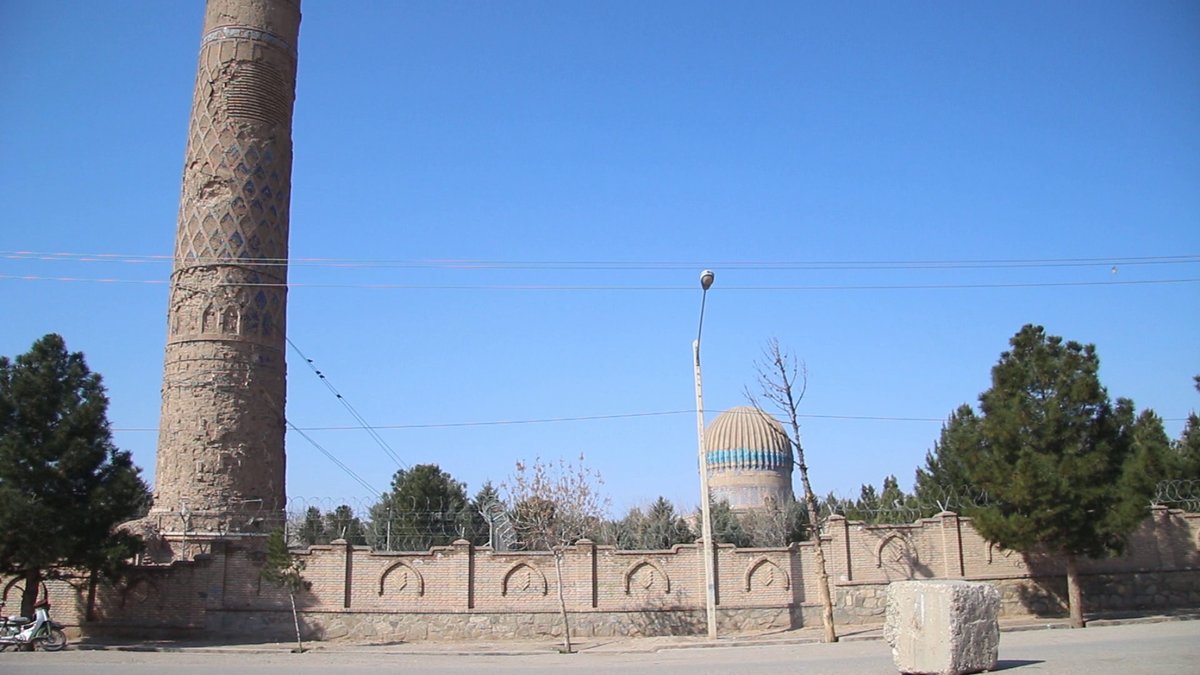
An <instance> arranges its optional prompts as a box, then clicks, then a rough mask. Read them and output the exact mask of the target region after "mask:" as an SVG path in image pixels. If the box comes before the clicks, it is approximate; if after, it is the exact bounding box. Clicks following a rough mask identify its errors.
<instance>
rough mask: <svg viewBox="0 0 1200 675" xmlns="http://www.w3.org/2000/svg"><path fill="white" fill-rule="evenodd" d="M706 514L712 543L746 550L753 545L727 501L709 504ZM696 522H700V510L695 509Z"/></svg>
mask: <svg viewBox="0 0 1200 675" xmlns="http://www.w3.org/2000/svg"><path fill="white" fill-rule="evenodd" d="M708 514H709V516H710V517H711V518H712V533H713V541H715V542H717V543H721V544H733V545H734V546H737V547H739V548H746V547H748V546H750V545H751V544H753V543H754V538H753V537H751V536H750V533H749V532H747V531H746V528H745V527H743V526H742V519H741V518H740V517H739V516H738V514H737V512H736V511H734V510H733V509H732V508H731V507H730V506H729V501H728V500H725V499H722V500H721V501H719V502H718V501H714V502H712V503H711V504H709V507H708ZM696 522H700V509H696Z"/></svg>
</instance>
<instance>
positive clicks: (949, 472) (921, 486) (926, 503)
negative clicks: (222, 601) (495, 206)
mask: <svg viewBox="0 0 1200 675" xmlns="http://www.w3.org/2000/svg"><path fill="white" fill-rule="evenodd" d="M978 448H979V418H978V417H976V416H975V411H974V410H972V409H971V406H969V405H966V404H965V403H964V404H963V405H961V406H959V407H958V409H956V410H955V411H954V412H953V413H952V414H951V415H950V418H949V419H947V420H946V423H945V424H943V425H942V433H941V435H940V436H939V437H938V440H937V441H936V442H935V443H934V444H933V450H931V451H929V452H927V453H925V468H923V469H917V476H916V480H915V481H914V485H913V492H914V495H915V498H916V502H917V503H918V504H920V506H921V508H922V510H923V512H922V514H921V515H923V516H932V515H934V514H936V513H938V512H939V511H956V512H958V513H966V512H968V511H969V508H968V507H969V506H971V505H973V504H974V503H975V501H977V500H976V497H977V495H978V489H977V488H975V487H974V486H972V485H971V478H970V474H969V472H968V461H969V459H970V457H971V455H972V453H974V452H976V451H977V450H978Z"/></svg>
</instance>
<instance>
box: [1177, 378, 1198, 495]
mask: <svg viewBox="0 0 1200 675" xmlns="http://www.w3.org/2000/svg"><path fill="white" fill-rule="evenodd" d="M1193 381H1194V382H1195V383H1196V391H1198V392H1200V375H1197V376H1195V378H1193ZM1171 448H1172V450H1173V451H1174V452H1173V453H1172V454H1173V455H1174V460H1173V463H1174V465H1175V471H1174V474H1175V475H1173V476H1171V478H1174V479H1178V480H1193V481H1200V415H1197V414H1196V413H1195V412H1192V413H1191V414H1189V415H1188V418H1187V423H1186V424H1185V425H1184V427H1183V433H1182V434H1181V435H1180V436H1179V439H1178V440H1176V441H1175V442H1174V443H1172V444H1171Z"/></svg>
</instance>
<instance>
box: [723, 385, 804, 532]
mask: <svg viewBox="0 0 1200 675" xmlns="http://www.w3.org/2000/svg"><path fill="white" fill-rule="evenodd" d="M704 458H705V463H707V464H708V477H709V483H708V486H709V490H710V492H711V493H712V496H713V499H716V500H718V501H722V500H723V501H726V502H728V503H729V506H731V507H732V508H734V509H737V510H744V509H755V508H759V507H761V506H764V505H765V504H767V503H768V502H774V503H775V504H784V503H787V502H790V501H792V445H791V441H789V440H788V437H787V434H786V433H784V431H783V425H781V424H780V423H779V422H778V421H777V420H776V419H775V418H773V417H771V416H770V415H768V414H766V413H764V412H762V411H761V410H758V409H757V408H752V407H750V406H739V407H737V408H733V409H730V410H726V411H725V412H723V413H721V414H720V415H717V418H716V419H714V420H713V421H712V424H710V425H708V429H707V430H706V431H705V432H704Z"/></svg>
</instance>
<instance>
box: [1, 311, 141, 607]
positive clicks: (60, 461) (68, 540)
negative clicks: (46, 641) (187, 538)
mask: <svg viewBox="0 0 1200 675" xmlns="http://www.w3.org/2000/svg"><path fill="white" fill-rule="evenodd" d="M107 412H108V397H107V396H106V394H105V391H104V386H103V385H102V383H101V378H100V375H99V374H97V373H93V372H91V371H90V370H89V369H88V367H87V363H86V362H85V361H84V357H83V354H82V353H80V352H75V353H69V352H68V351H67V348H66V344H65V343H64V341H63V339H62V338H61V337H60V336H58V335H54V334H50V335H46V336H45V337H43V338H41V339H40V340H38V341H37V342H35V343H34V344H33V347H32V349H30V351H29V352H28V353H26V354H22V355H20V356H18V357H16V360H15V361H10V360H9V359H8V358H7V357H0V532H3V533H4V536H3V537H0V572H3V573H5V574H12V575H17V576H19V577H21V578H22V579H23V584H24V592H23V594H22V598H21V610H22V613H26V612H32V609H33V607H32V606H33V603H34V601H35V600H36V596H37V592H38V588H39V587H40V586H41V582H42V579H43V578H47V577H53V576H55V575H57V574H59V573H60V571H61V570H64V569H84V570H86V571H88V573H89V576H90V583H91V590H92V591H94V589H95V583H96V579H97V578H98V577H109V578H111V577H113V576H115V575H117V574H119V573H120V571H121V570H122V569H123V567H124V563H125V561H126V560H128V559H129V558H131V557H132V556H133V555H135V554H136V553H137V552H138V551H140V550H141V546H142V542H141V539H140V538H138V537H136V536H134V535H132V534H129V533H127V532H123V531H117V530H116V529H115V528H116V526H117V525H118V524H120V523H123V522H126V521H129V520H131V519H133V518H135V517H137V516H139V515H142V514H144V509H145V507H146V505H147V504H148V503H149V490H148V489H147V488H146V484H145V483H144V482H143V481H142V479H141V478H140V477H139V476H138V473H139V469H138V468H137V467H135V466H134V465H133V460H132V458H131V457H130V454H129V453H128V452H126V451H123V450H118V449H117V448H116V446H115V445H113V442H112V433H111V431H110V429H109V424H108V417H107ZM90 595H91V594H89V596H90ZM89 609H90V608H89ZM27 616H28V614H27Z"/></svg>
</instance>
